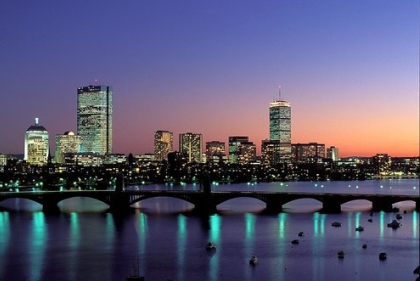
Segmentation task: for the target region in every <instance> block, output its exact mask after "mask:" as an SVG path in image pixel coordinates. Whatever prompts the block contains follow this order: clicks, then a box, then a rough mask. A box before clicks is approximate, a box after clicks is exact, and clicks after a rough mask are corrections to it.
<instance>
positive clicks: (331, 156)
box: [327, 146, 340, 162]
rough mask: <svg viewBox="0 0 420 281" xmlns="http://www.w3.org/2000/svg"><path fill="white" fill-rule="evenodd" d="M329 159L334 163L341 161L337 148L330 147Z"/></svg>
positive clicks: (328, 150) (328, 151)
mask: <svg viewBox="0 0 420 281" xmlns="http://www.w3.org/2000/svg"><path fill="white" fill-rule="evenodd" d="M327 158H328V159H331V160H332V161H334V162H336V161H338V160H340V158H339V157H338V148H337V147H335V146H330V147H329V148H328V149H327Z"/></svg>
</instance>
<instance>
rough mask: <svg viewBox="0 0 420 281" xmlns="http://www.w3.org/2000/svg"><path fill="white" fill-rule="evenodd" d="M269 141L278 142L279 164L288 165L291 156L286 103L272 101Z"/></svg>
mask: <svg viewBox="0 0 420 281" xmlns="http://www.w3.org/2000/svg"><path fill="white" fill-rule="evenodd" d="M269 119H270V120H269V124H270V141H279V158H278V161H279V163H290V161H291V155H292V143H291V141H292V134H291V107H290V103H289V102H287V101H281V100H279V101H273V102H271V103H270V110H269Z"/></svg>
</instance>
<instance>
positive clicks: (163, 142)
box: [154, 131, 174, 161]
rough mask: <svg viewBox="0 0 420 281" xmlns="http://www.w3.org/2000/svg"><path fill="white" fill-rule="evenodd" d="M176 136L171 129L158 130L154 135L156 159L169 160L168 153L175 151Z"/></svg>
mask: <svg viewBox="0 0 420 281" xmlns="http://www.w3.org/2000/svg"><path fill="white" fill-rule="evenodd" d="M173 139H174V136H173V133H172V132H169V131H156V132H155V136H154V154H155V160H156V161H163V160H168V153H169V152H172V151H173V142H174V140H173Z"/></svg>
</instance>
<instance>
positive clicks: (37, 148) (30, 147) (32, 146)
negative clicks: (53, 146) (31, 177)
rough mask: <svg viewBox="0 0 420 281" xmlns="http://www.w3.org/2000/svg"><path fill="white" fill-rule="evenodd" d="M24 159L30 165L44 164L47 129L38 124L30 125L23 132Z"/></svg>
mask: <svg viewBox="0 0 420 281" xmlns="http://www.w3.org/2000/svg"><path fill="white" fill-rule="evenodd" d="M24 151H25V154H24V160H26V162H27V163H28V164H30V165H40V166H42V165H46V164H47V163H48V156H49V135H48V131H47V129H45V128H44V127H43V126H41V125H39V124H38V118H35V124H34V125H32V126H30V127H29V128H28V129H27V130H26V133H25V150H24Z"/></svg>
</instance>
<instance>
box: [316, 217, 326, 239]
mask: <svg viewBox="0 0 420 281" xmlns="http://www.w3.org/2000/svg"><path fill="white" fill-rule="evenodd" d="M325 218H326V215H325V214H320V213H314V215H313V223H314V236H315V237H323V236H324V234H325Z"/></svg>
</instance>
